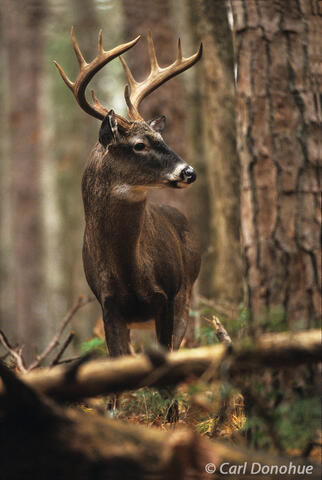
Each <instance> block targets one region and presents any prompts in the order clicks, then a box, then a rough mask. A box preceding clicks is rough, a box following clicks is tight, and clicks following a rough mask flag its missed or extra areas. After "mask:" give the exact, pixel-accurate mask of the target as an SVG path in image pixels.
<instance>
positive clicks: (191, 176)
mask: <svg viewBox="0 0 322 480" xmlns="http://www.w3.org/2000/svg"><path fill="white" fill-rule="evenodd" d="M180 177H181V178H182V180H183V181H184V182H185V183H192V182H194V181H195V180H196V178H197V174H196V172H195V170H194V169H193V168H192V167H190V166H188V167H186V168H184V169H183V170H182V172H181V173H180Z"/></svg>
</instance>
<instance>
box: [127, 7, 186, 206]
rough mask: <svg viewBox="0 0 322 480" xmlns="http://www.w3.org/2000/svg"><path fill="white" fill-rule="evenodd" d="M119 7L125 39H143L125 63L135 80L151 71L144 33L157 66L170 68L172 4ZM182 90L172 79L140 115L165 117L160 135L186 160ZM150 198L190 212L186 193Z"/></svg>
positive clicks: (161, 193) (173, 38)
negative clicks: (139, 36) (153, 47)
mask: <svg viewBox="0 0 322 480" xmlns="http://www.w3.org/2000/svg"><path fill="white" fill-rule="evenodd" d="M122 4H123V13H124V30H125V34H126V39H125V40H126V41H128V40H129V39H132V38H134V37H136V36H137V35H139V34H141V35H142V36H143V38H142V40H141V41H140V42H139V43H138V45H137V46H136V47H135V51H134V50H133V51H130V52H129V54H128V55H126V60H127V62H128V65H129V67H130V68H131V70H132V72H133V75H134V78H135V79H137V80H138V81H142V80H143V79H144V78H145V77H146V76H147V75H148V74H149V72H150V61H149V55H148V48H147V42H146V33H147V32H148V31H149V30H150V31H151V33H152V37H153V41H154V44H155V49H156V55H157V58H158V62H159V64H160V66H161V67H165V66H167V65H170V64H171V63H172V62H173V61H174V59H175V58H176V53H177V33H176V31H175V28H174V25H173V18H172V15H171V8H170V7H171V4H170V1H169V0H155V1H154V2H153V7H151V2H150V0H137V1H136V2H133V1H132V0H122ZM183 54H184V56H186V57H188V56H189V55H191V54H192V52H187V50H186V48H185V45H183ZM194 68H195V67H194ZM183 75H184V74H183ZM183 87H184V85H183V80H182V77H181V76H179V77H178V78H174V79H172V80H171V81H170V82H169V83H167V84H166V85H164V86H161V87H160V88H158V89H157V91H156V92H153V93H152V94H151V95H149V97H148V98H147V99H146V100H144V101H143V102H142V107H141V112H142V116H143V118H144V119H145V120H150V119H151V118H153V117H155V116H157V115H161V114H162V115H165V116H166V118H167V123H166V127H165V131H164V134H163V136H164V139H165V141H166V142H167V143H168V144H169V146H170V147H171V148H172V149H173V150H174V151H175V152H176V153H178V154H179V155H180V156H181V157H182V158H183V159H185V154H186V138H185V110H184V88H183ZM151 197H153V198H154V199H156V200H157V201H160V202H163V203H172V204H173V205H175V206H178V207H179V208H180V210H181V211H183V212H185V213H186V214H187V213H188V212H189V208H188V205H187V198H188V197H189V192H182V191H180V192H177V191H175V190H170V189H169V188H167V189H164V190H159V191H158V192H156V193H153V194H152V195H151Z"/></svg>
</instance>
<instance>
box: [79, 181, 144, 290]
mask: <svg viewBox="0 0 322 480" xmlns="http://www.w3.org/2000/svg"><path fill="white" fill-rule="evenodd" d="M83 193H84V192H83ZM83 197H84V207H85V220H86V232H85V241H86V244H87V248H88V250H89V251H90V252H91V255H93V256H94V257H95V258H96V261H98V262H99V264H100V265H102V267H103V268H105V269H108V270H109V271H112V273H113V275H114V276H117V277H118V280H119V281H122V283H123V285H130V284H132V283H133V284H134V283H135V282H136V279H137V278H138V277H139V269H140V262H141V261H142V259H140V257H139V243H140V237H141V234H142V228H143V224H144V218H145V215H146V193H145V191H144V190H143V189H139V188H132V187H129V186H126V185H117V186H111V187H109V188H108V190H107V191H106V190H105V192H104V194H100V195H98V196H96V195H86V194H85V195H83Z"/></svg>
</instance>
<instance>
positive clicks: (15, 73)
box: [1, 0, 45, 356]
mask: <svg viewBox="0 0 322 480" xmlns="http://www.w3.org/2000/svg"><path fill="white" fill-rule="evenodd" d="M1 11H2V18H3V38H4V42H5V47H6V56H7V58H6V68H7V71H8V81H9V87H10V92H9V114H10V118H9V135H10V142H11V145H10V158H11V202H12V249H13V256H14V262H13V263H14V265H13V276H14V305H15V312H14V318H15V322H16V327H15V330H16V335H17V338H16V339H17V341H18V342H19V343H23V344H25V345H26V349H25V354H27V356H28V352H29V355H31V351H32V347H34V346H35V344H38V345H39V343H40V342H39V340H40V338H41V335H42V323H41V302H42V300H41V298H42V295H41V291H42V289H41V286H42V232H41V192H40V172H41V120H40V88H41V79H42V73H43V72H42V63H43V62H42V54H43V45H44V37H43V34H42V31H43V21H44V15H45V2H42V1H40V0H32V1H31V0H28V1H26V2H25V3H24V6H23V8H21V4H20V2H18V1H15V0H14V1H8V0H4V2H3V4H2V9H1ZM33 356H34V355H33Z"/></svg>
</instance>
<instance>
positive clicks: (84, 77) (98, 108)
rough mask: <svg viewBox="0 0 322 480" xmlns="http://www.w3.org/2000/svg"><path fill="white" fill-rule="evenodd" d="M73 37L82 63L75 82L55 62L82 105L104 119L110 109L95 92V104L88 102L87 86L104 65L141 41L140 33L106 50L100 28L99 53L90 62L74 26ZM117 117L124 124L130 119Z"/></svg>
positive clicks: (93, 114) (77, 55)
mask: <svg viewBox="0 0 322 480" xmlns="http://www.w3.org/2000/svg"><path fill="white" fill-rule="evenodd" d="M71 38H72V44H73V47H74V50H75V54H76V57H77V60H78V63H79V65H80V71H79V74H78V76H77V78H76V80H75V82H72V81H71V80H70V79H69V78H68V77H67V75H66V73H65V72H64V70H63V69H62V67H61V66H60V65H59V64H58V63H57V62H54V63H55V65H56V67H57V68H58V70H59V73H60V75H61V77H62V79H63V80H64V82H65V83H66V85H67V86H68V88H70V90H71V91H72V92H73V94H74V97H75V98H76V100H77V102H78V104H79V105H80V107H81V108H82V109H83V110H84V111H85V112H86V113H88V114H89V115H92V116H93V117H95V118H98V119H100V120H102V119H103V118H104V117H105V116H106V114H107V112H108V110H107V109H106V108H105V107H103V106H102V105H101V104H100V102H99V101H98V99H97V97H96V96H95V94H94V95H93V94H92V98H93V101H94V104H93V105H91V104H90V103H88V101H87V99H86V95H85V90H86V87H87V85H88V83H89V82H90V80H91V79H92V78H93V76H94V75H95V74H96V73H97V72H98V71H99V70H100V69H101V68H102V67H104V65H106V64H107V63H108V62H110V61H111V60H113V59H114V58H116V57H118V56H120V55H121V54H122V53H124V52H126V51H127V50H129V49H130V48H132V47H133V46H134V45H135V44H136V43H137V42H138V41H139V39H140V35H139V36H138V37H136V38H135V39H134V40H132V41H131V42H128V43H124V44H122V45H118V46H117V47H115V48H113V49H112V50H109V51H105V50H104V49H103V42H102V30H100V31H99V34H98V44H97V49H98V53H97V56H96V57H95V58H94V59H93V60H92V61H91V62H90V63H87V62H86V61H85V59H84V57H83V55H82V52H81V50H80V48H79V45H78V43H77V40H76V37H75V33H74V28H73V27H72V29H71ZM117 118H118V121H119V123H121V124H123V125H126V124H128V121H127V120H126V119H125V118H123V117H121V116H120V115H117Z"/></svg>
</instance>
